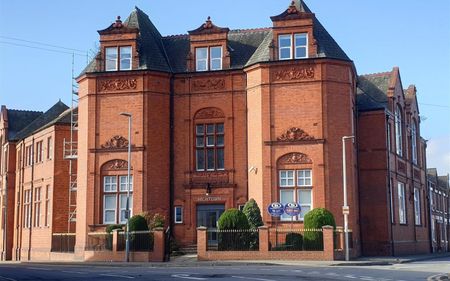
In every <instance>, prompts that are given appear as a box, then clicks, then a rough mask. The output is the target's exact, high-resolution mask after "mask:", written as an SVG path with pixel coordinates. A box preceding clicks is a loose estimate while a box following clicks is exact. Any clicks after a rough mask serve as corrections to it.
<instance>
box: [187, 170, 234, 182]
mask: <svg viewBox="0 0 450 281" xmlns="http://www.w3.org/2000/svg"><path fill="white" fill-rule="evenodd" d="M191 182H192V183H196V184H198V183H203V184H207V183H210V184H228V183H229V172H228V171H211V172H194V173H192V174H191Z"/></svg>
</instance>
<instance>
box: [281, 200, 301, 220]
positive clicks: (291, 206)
mask: <svg viewBox="0 0 450 281" xmlns="http://www.w3.org/2000/svg"><path fill="white" fill-rule="evenodd" d="M300 211H301V208H300V205H299V204H297V203H295V202H292V203H287V204H286V206H284V212H285V213H286V215H288V216H291V217H293V216H297V215H298V214H300Z"/></svg>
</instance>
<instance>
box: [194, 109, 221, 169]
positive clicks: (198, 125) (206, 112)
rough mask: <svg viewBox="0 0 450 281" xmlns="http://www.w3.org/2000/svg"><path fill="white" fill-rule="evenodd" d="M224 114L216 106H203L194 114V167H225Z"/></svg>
mask: <svg viewBox="0 0 450 281" xmlns="http://www.w3.org/2000/svg"><path fill="white" fill-rule="evenodd" d="M224 119H225V116H224V114H223V112H222V111H221V110H220V109H218V108H212V107H211V108H205V109H201V110H199V111H198V112H197V113H196V114H195V129H194V130H195V131H194V134H195V169H196V171H217V170H224V169H225V124H224Z"/></svg>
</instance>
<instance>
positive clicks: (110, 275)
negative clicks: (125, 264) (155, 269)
mask: <svg viewBox="0 0 450 281" xmlns="http://www.w3.org/2000/svg"><path fill="white" fill-rule="evenodd" d="M100 275H101V276H108V277H116V278H127V279H134V277H133V276H127V275H119V274H106V273H103V274H100Z"/></svg>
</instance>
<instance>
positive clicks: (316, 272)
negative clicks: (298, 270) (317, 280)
mask: <svg viewBox="0 0 450 281" xmlns="http://www.w3.org/2000/svg"><path fill="white" fill-rule="evenodd" d="M308 274H320V272H319V271H310V272H308Z"/></svg>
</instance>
